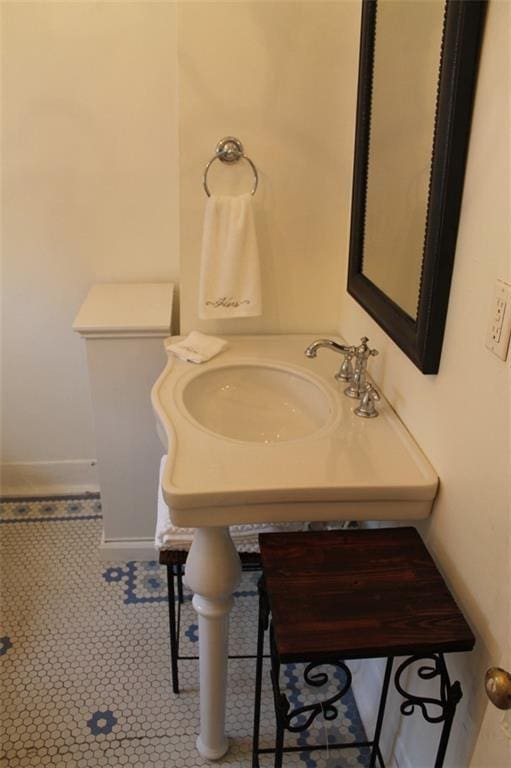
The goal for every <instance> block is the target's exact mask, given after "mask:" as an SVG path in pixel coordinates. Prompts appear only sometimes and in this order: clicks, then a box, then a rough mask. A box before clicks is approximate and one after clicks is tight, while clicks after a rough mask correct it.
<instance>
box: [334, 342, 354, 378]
mask: <svg viewBox="0 0 511 768" xmlns="http://www.w3.org/2000/svg"><path fill="white" fill-rule="evenodd" d="M354 355H355V347H347V349H346V351H345V352H344V360H343V361H342V364H341V367H340V368H339V370H338V371H337V373H336V374H335V379H336V380H337V381H351V380H352V378H353V363H352V362H351V360H352V358H353V356H354Z"/></svg>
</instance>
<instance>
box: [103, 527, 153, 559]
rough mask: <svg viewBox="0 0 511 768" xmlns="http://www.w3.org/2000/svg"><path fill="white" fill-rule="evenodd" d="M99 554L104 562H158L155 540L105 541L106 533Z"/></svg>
mask: <svg viewBox="0 0 511 768" xmlns="http://www.w3.org/2000/svg"><path fill="white" fill-rule="evenodd" d="M99 553H100V557H101V559H102V560H114V561H116V562H122V563H125V562H126V561H128V560H158V552H157V550H156V547H155V546H154V539H139V540H135V539H105V534H104V532H103V534H102V536H101V543H100V545H99Z"/></svg>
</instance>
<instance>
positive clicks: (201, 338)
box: [165, 331, 227, 363]
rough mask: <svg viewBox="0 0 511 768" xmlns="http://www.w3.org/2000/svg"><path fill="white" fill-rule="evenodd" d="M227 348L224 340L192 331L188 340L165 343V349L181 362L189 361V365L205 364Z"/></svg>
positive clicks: (167, 341)
mask: <svg viewBox="0 0 511 768" xmlns="http://www.w3.org/2000/svg"><path fill="white" fill-rule="evenodd" d="M226 346H227V342H226V341H225V340H224V339H219V338H218V337H217V336H208V335H207V334H205V333H201V332H200V331H192V332H191V333H189V334H188V336H187V337H186V339H182V341H176V342H174V343H171V341H170V339H167V340H166V341H165V349H166V351H167V352H172V354H173V355H175V356H176V357H179V359H180V360H187V361H188V362H189V363H205V362H206V360H211V358H212V357H215V355H218V353H219V352H221V351H222V349H224V347H226Z"/></svg>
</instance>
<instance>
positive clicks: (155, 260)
mask: <svg viewBox="0 0 511 768" xmlns="http://www.w3.org/2000/svg"><path fill="white" fill-rule="evenodd" d="M2 15H3V32H2V61H3V69H4V73H3V82H2V101H3V105H4V111H3V117H2V127H3V134H4V136H3V192H4V199H3V215H4V231H3V241H2V246H3V259H4V283H3V306H4V317H5V329H4V330H5V333H4V342H3V350H2V363H3V383H4V399H3V402H4V408H3V426H2V438H3V448H2V461H3V462H7V463H8V464H9V466H8V467H7V468H6V467H5V466H4V472H3V474H4V478H5V477H6V476H7V475H8V476H9V477H12V478H13V479H14V480H15V481H16V482H17V481H18V479H19V478H20V477H23V476H24V475H25V474H27V473H29V472H32V473H33V474H34V476H35V477H37V480H38V483H42V484H43V485H44V478H45V476H47V477H50V476H52V475H55V474H56V475H58V474H59V473H61V474H62V476H63V480H64V481H65V476H66V475H67V476H69V477H71V475H72V476H73V478H76V477H77V476H79V475H80V473H83V475H84V479H85V478H86V477H87V478H88V479H90V478H91V475H90V461H89V460H90V459H91V458H93V457H94V455H95V449H94V440H93V435H92V431H91V413H90V405H89V394H88V383H87V374H86V368H85V355H84V350H83V346H82V342H81V340H80V339H78V338H77V337H75V336H73V334H72V332H71V323H72V320H73V317H74V315H75V314H76V312H77V310H78V308H79V306H80V303H81V301H82V300H83V298H84V296H85V294H86V292H87V290H88V288H89V286H90V285H91V284H93V283H95V282H107V281H114V282H123V281H127V282H131V281H157V280H165V281H166V280H179V279H180V281H181V283H182V293H183V297H184V300H183V308H182V327H183V328H184V329H185V330H189V329H190V328H192V327H198V326H199V323H198V322H197V320H196V315H195V307H196V301H197V299H196V290H197V279H198V265H199V246H200V236H201V230H202V215H203V209H204V202H205V196H204V192H203V190H202V185H201V178H202V173H203V169H204V166H205V163H206V162H207V160H208V159H209V158H210V157H211V155H212V153H213V150H214V147H215V145H216V142H217V141H218V140H219V139H220V138H222V137H223V136H224V135H226V134H230V133H233V134H234V135H238V136H239V137H240V138H241V139H242V140H243V142H244V143H245V146H246V150H247V154H249V155H250V156H251V157H252V158H253V160H254V161H255V162H256V164H257V167H258V170H259V173H260V188H259V190H258V192H257V196H256V199H255V201H254V203H255V208H256V220H257V228H258V236H259V244H260V251H261V260H262V264H263V290H264V305H265V309H264V315H263V317H262V318H261V319H255V320H245V321H243V322H241V323H239V322H238V323H234V325H232V326H231V325H228V326H223V327H222V326H219V325H217V324H216V323H201V324H200V327H202V328H204V329H206V330H208V331H211V332H215V331H218V330H226V329H227V328H228V329H229V330H231V331H245V330H264V331H294V330H296V331H299V330H318V331H328V330H330V331H331V330H333V329H335V328H336V327H337V325H338V320H339V286H340V284H341V283H342V279H343V277H342V258H341V247H342V246H341V244H342V240H343V237H344V233H345V232H346V231H347V228H348V220H347V215H348V206H349V197H350V185H351V166H352V133H353V121H354V109H355V97H356V71H357V55H358V34H359V23H360V5H359V2H358V0H355V1H354V2H344V1H343V2H322V1H321V0H316V1H315V0H311V1H310V2H297V1H293V2H277V0H276V1H275V2H265V0H254V1H253V2H252V1H248V2H231V3H223V2H180V3H170V2H162V3H153V2H150V1H149V0H148V1H147V2H143V1H142V2H129V1H128V0H126V2H114V3H96V2H83V3H82V2H79V3H75V2H72V0H69V2H61V3H21V2H20V3H18V2H10V3H4V4H3V6H2ZM178 85H179V87H178ZM178 128H179V151H178ZM217 165H219V164H217ZM222 170H226V171H228V172H227V173H225V174H223V175H222V173H221V172H220V173H219V171H218V169H212V175H211V183H212V184H214V189H215V191H225V192H236V191H239V190H241V189H245V188H246V184H247V183H250V181H251V180H250V176H248V178H247V175H246V174H245V175H244V174H243V172H242V169H239V168H238V169H231V168H229V169H223V168H222V169H221V171H222ZM179 195H180V196H181V200H180V201H179ZM179 225H180V226H181V231H182V237H181V246H179V238H178V229H179ZM179 250H180V251H181V252H180V253H179ZM180 270H181V274H180ZM34 388H35V389H36V394H35V396H34ZM6 470H7V471H6ZM73 482H74V481H73Z"/></svg>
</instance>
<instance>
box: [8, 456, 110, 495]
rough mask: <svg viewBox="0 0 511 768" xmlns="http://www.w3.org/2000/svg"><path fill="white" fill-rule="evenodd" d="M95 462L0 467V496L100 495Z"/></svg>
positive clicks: (13, 464) (55, 462) (42, 463)
mask: <svg viewBox="0 0 511 768" xmlns="http://www.w3.org/2000/svg"><path fill="white" fill-rule="evenodd" d="M98 492H99V480H98V474H97V467H96V460H95V459H81V460H72V461H19V462H13V463H6V464H2V465H0V495H1V496H7V497H16V498H30V497H44V496H65V495H74V494H76V495H79V494H82V493H98Z"/></svg>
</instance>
